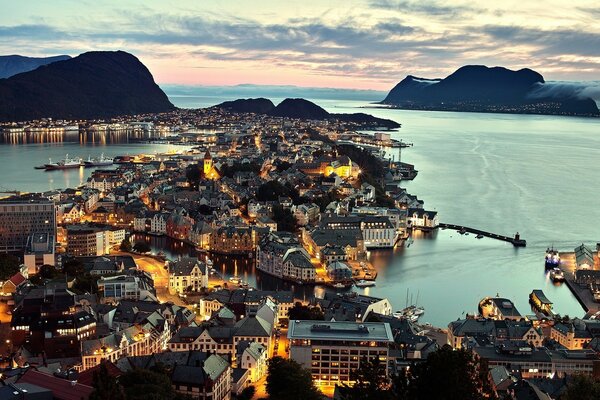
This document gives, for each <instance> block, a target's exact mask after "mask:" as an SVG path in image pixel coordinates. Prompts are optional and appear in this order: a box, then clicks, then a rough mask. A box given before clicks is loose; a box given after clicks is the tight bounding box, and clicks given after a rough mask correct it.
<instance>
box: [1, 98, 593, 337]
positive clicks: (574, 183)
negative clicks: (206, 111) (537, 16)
mask: <svg viewBox="0 0 600 400" xmlns="http://www.w3.org/2000/svg"><path fill="white" fill-rule="evenodd" d="M240 97H241V96H240ZM246 97H247V96H246ZM170 98H171V101H172V102H173V103H174V104H176V105H178V106H180V107H192V108H198V107H206V106H210V105H214V104H217V103H219V102H222V101H225V100H232V99H234V98H235V96H234V97H226V98H225V97H219V96H181V95H178V96H170ZM272 100H273V101H274V102H275V103H277V102H278V101H280V100H282V99H272ZM376 100H377V99H376V98H374V99H373V101H376ZM315 101H316V102H317V103H318V104H319V105H321V106H322V107H324V108H325V109H327V110H329V111H331V112H336V113H342V112H368V113H371V114H373V115H375V116H378V117H382V118H389V119H393V120H395V121H398V122H399V123H401V124H402V128H401V129H399V130H398V131H397V132H394V133H393V137H395V138H397V139H400V138H401V139H403V140H404V141H406V142H410V143H413V144H414V146H413V147H411V148H408V149H404V150H403V151H402V154H401V157H402V161H405V162H409V163H413V164H415V166H416V168H417V169H418V170H419V174H418V176H417V178H416V179H415V180H414V181H412V182H407V183H406V184H405V187H406V188H407V189H408V190H409V191H410V192H411V193H413V194H416V195H417V196H418V197H419V198H420V199H423V200H424V201H425V207H426V208H427V209H429V210H435V211H437V212H438V213H439V217H440V221H442V222H446V223H456V224H462V225H466V226H470V227H474V228H479V229H483V230H487V231H491V232H494V233H498V234H504V235H514V233H515V232H517V231H518V232H519V233H520V234H521V236H522V237H523V238H524V239H526V240H527V247H526V248H519V249H516V248H514V247H513V246H512V245H510V244H508V243H504V242H500V241H496V240H492V239H488V238H484V239H481V240H477V239H476V238H475V237H474V235H468V236H461V235H459V234H458V233H456V232H453V231H450V230H439V231H438V232H434V233H432V234H430V235H422V234H419V235H416V237H415V238H414V242H413V243H412V244H411V245H410V246H409V247H405V248H399V249H397V250H396V251H395V252H392V251H376V252H372V254H371V259H372V261H373V262H374V264H375V265H376V267H377V269H378V274H379V275H378V278H377V285H376V286H375V287H372V288H368V289H364V290H363V289H359V291H360V292H364V293H367V294H370V295H373V296H380V297H387V298H388V299H389V300H390V301H391V302H392V304H393V306H394V308H397V309H400V308H402V307H404V306H405V305H406V303H407V297H408V303H415V302H417V301H418V303H419V305H422V306H424V307H425V309H426V313H425V315H424V316H423V318H422V320H421V321H422V322H430V323H432V324H434V325H437V326H446V325H447V324H448V323H449V322H450V321H452V320H455V319H457V318H461V317H463V316H464V315H465V313H473V312H476V311H477V303H478V301H479V300H480V299H481V298H483V297H485V296H495V295H496V294H498V295H500V296H503V297H508V298H510V299H512V300H513V301H514V302H515V304H516V306H517V308H518V309H519V311H520V312H521V314H524V315H525V314H531V310H530V307H529V304H528V295H529V293H530V292H531V290H533V289H543V290H544V292H545V293H546V295H547V297H548V298H549V299H550V300H551V301H553V302H554V309H555V311H556V312H558V313H560V314H563V315H564V314H568V315H570V316H579V317H581V316H583V314H584V312H583V310H582V308H581V307H580V305H579V303H578V302H577V300H576V299H575V298H574V297H573V296H572V294H571V292H570V291H569V289H568V288H567V287H566V286H565V285H554V284H553V283H552V282H551V281H549V279H548V277H547V276H546V275H545V273H544V251H545V249H546V248H547V247H548V246H551V245H554V247H556V248H558V249H561V250H572V249H573V248H574V247H575V246H577V245H579V244H581V243H586V244H588V245H590V246H591V247H593V248H595V245H596V242H597V241H600V235H599V231H598V221H599V217H600V208H599V207H598V204H599V203H598V198H599V196H600V188H599V187H598V182H599V178H598V177H599V176H600V162H598V160H599V159H600V122H599V121H598V120H597V119H586V118H571V117H553V116H530V115H505V114H483V113H481V114H480V113H454V112H424V111H405V110H390V109H381V108H370V109H364V107H369V106H372V105H371V104H369V102H368V101H364V100H360V101H356V100H352V101H350V100H348V101H344V100H339V99H329V100H328V99H316V100H315ZM172 148H173V146H168V145H149V144H129V143H127V140H126V139H117V140H98V141H95V142H94V143H90V142H89V141H87V142H86V143H80V142H79V141H77V140H75V141H72V142H68V143H64V142H63V143H51V144H49V143H35V144H25V145H23V144H14V145H11V144H2V145H0V160H2V164H1V167H0V190H8V189H18V190H27V191H40V190H48V189H54V188H59V187H68V186H75V185H78V184H81V183H82V182H84V181H85V179H87V177H88V176H89V174H90V170H76V171H67V172H64V171H55V172H44V171H40V170H34V169H33V166H34V165H39V164H43V163H45V162H46V160H47V159H48V158H49V157H51V158H53V159H59V158H62V157H63V156H64V154H66V153H69V154H70V155H71V156H76V155H77V156H81V157H84V158H87V156H88V155H92V156H94V155H99V154H100V153H102V152H104V153H105V154H106V155H109V156H115V155H118V154H137V153H141V152H145V153H154V152H162V151H166V150H170V149H172ZM395 157H396V159H397V158H398V154H395ZM148 240H150V241H153V243H154V244H155V245H156V248H166V249H167V254H169V255H171V256H175V255H177V254H181V253H185V252H189V251H190V249H189V248H187V247H186V246H185V245H183V244H181V243H177V242H172V241H168V240H165V239H150V238H149V239H148ZM215 266H216V267H217V269H219V270H220V271H221V272H222V273H223V274H224V275H225V276H226V277H228V276H231V275H234V274H237V275H240V276H242V277H243V279H245V280H247V281H249V283H250V284H251V285H255V286H257V287H259V288H263V289H275V288H289V287H290V285H289V284H288V283H285V282H282V281H280V280H277V279H274V278H272V277H269V276H265V275H263V274H259V273H258V274H257V272H256V270H255V267H254V266H253V264H252V262H249V261H248V260H243V259H240V260H238V261H236V262H231V261H227V260H220V259H219V260H215ZM292 289H294V290H295V291H296V293H297V294H298V296H299V297H303V296H310V295H312V294H313V293H317V294H319V293H322V291H323V289H322V288H319V287H317V288H313V287H292ZM407 294H408V295H407ZM411 297H412V300H411ZM417 297H418V300H417Z"/></svg>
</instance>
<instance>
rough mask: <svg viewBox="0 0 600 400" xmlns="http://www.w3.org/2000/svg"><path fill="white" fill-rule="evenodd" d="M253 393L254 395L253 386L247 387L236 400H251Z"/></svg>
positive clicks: (254, 389)
mask: <svg viewBox="0 0 600 400" xmlns="http://www.w3.org/2000/svg"><path fill="white" fill-rule="evenodd" d="M254 393H256V388H255V387H254V386H248V387H247V388H246V389H244V390H242V392H241V393H240V394H239V395H238V396H237V400H252V398H253V397H254Z"/></svg>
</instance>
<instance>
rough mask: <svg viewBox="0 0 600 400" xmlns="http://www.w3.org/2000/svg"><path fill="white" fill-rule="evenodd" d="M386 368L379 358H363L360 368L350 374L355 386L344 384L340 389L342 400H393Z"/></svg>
mask: <svg viewBox="0 0 600 400" xmlns="http://www.w3.org/2000/svg"><path fill="white" fill-rule="evenodd" d="M386 368H387V366H386V365H385V363H382V362H381V361H380V360H379V358H378V357H373V358H372V359H368V358H367V357H363V358H362V359H361V360H360V367H358V369H355V370H353V371H351V372H350V379H351V380H353V381H354V382H355V383H354V385H347V384H343V385H342V386H340V387H339V391H340V395H341V398H342V400H391V399H392V395H391V392H390V391H389V390H388V387H389V380H388V378H387V376H386V371H385V370H386Z"/></svg>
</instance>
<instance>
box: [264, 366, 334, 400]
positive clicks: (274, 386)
mask: <svg viewBox="0 0 600 400" xmlns="http://www.w3.org/2000/svg"><path fill="white" fill-rule="evenodd" d="M267 393H268V394H269V399H271V400H321V398H322V396H323V394H322V393H321V392H320V391H319V389H317V388H316V387H315V385H314V383H313V381H312V376H311V374H310V371H309V370H307V369H304V368H302V366H301V365H300V364H298V363H297V362H296V361H294V360H286V359H284V358H281V357H279V356H277V357H273V358H272V359H270V360H269V367H268V375H267Z"/></svg>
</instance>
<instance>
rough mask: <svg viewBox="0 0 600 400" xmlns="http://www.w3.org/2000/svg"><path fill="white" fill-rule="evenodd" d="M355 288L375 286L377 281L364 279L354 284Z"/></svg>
mask: <svg viewBox="0 0 600 400" xmlns="http://www.w3.org/2000/svg"><path fill="white" fill-rule="evenodd" d="M354 286H356V287H360V288H363V287H370V286H375V281H366V280H364V279H361V280H359V281H357V282H354Z"/></svg>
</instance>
